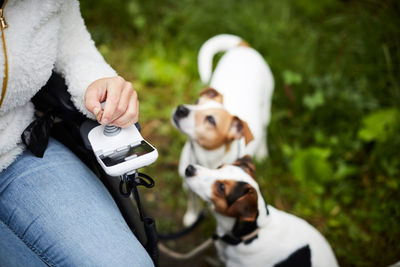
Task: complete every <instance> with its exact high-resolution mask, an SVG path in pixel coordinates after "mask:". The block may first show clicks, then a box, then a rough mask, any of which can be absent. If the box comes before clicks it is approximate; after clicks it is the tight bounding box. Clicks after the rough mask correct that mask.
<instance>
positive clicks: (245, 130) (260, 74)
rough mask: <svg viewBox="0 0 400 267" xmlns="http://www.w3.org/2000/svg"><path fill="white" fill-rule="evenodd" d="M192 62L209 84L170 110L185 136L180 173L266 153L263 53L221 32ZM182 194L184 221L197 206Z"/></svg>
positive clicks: (269, 86) (268, 86) (268, 93)
mask: <svg viewBox="0 0 400 267" xmlns="http://www.w3.org/2000/svg"><path fill="white" fill-rule="evenodd" d="M221 51H226V53H225V54H224V55H223V57H222V58H221V59H220V60H219V63H218V65H217V66H216V68H215V71H214V73H213V74H212V59H213V56H214V55H215V54H216V53H218V52H221ZM198 65H199V73H200V77H201V80H202V81H203V82H204V83H207V82H208V81H209V80H210V79H211V81H210V87H209V88H206V89H204V90H203V91H201V92H200V97H199V99H198V101H197V103H196V104H194V105H179V106H178V107H177V108H176V110H175V111H174V112H173V115H172V122H173V124H174V125H175V127H176V128H177V129H178V130H180V131H181V132H182V133H184V134H185V135H186V136H187V137H188V141H187V142H186V144H185V145H184V147H183V150H182V152H181V157H180V162H179V174H180V176H181V177H184V172H185V168H186V166H187V165H189V164H199V165H201V166H204V167H208V168H216V167H217V166H219V165H220V164H222V163H233V162H234V161H235V160H237V159H238V158H239V157H242V156H243V155H245V154H250V155H252V156H255V158H256V159H257V160H261V159H263V158H264V157H266V156H267V151H268V150H267V132H266V130H267V129H266V128H267V125H268V123H269V120H270V109H271V98H272V92H273V88H274V79H273V77H272V74H271V71H270V69H269V67H268V65H267V63H266V62H265V61H264V59H263V57H262V56H261V55H260V54H259V53H258V52H257V51H256V50H254V49H252V48H251V47H249V46H248V45H247V44H246V43H245V42H244V41H243V40H242V39H241V38H239V37H237V36H234V35H228V34H222V35H217V36H215V37H213V38H211V39H209V40H208V41H207V42H205V43H204V44H203V46H202V47H201V49H200V52H199V57H198ZM211 74H212V77H211ZM184 187H185V185H184ZM188 193H189V195H188V209H187V212H186V213H185V216H184V219H183V221H184V225H186V226H188V225H190V224H192V223H193V222H194V221H195V220H196V218H197V216H198V214H199V212H200V211H201V203H200V202H199V200H198V198H197V197H195V195H194V194H193V193H190V191H189V192H188Z"/></svg>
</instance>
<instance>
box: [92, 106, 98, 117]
mask: <svg viewBox="0 0 400 267" xmlns="http://www.w3.org/2000/svg"><path fill="white" fill-rule="evenodd" d="M99 111H100V109H99V108H98V107H95V108H94V109H93V113H94V115H95V116H97V113H99Z"/></svg>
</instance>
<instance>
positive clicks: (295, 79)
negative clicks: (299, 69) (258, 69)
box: [283, 70, 303, 85]
mask: <svg viewBox="0 0 400 267" xmlns="http://www.w3.org/2000/svg"><path fill="white" fill-rule="evenodd" d="M302 80H303V78H302V77H301V74H299V73H295V72H292V71H290V70H285V71H284V72H283V81H284V82H285V84H287V85H295V84H300V83H301V82H302Z"/></svg>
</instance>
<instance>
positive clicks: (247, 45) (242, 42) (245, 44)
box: [238, 40, 251, 47]
mask: <svg viewBox="0 0 400 267" xmlns="http://www.w3.org/2000/svg"><path fill="white" fill-rule="evenodd" d="M238 46H244V47H251V46H250V45H249V44H248V43H247V42H246V41H243V40H241V41H240V43H239V44H238Z"/></svg>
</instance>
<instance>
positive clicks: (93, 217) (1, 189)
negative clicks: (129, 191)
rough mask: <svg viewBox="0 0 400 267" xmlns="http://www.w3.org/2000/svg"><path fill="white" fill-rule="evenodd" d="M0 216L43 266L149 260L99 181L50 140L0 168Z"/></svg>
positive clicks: (129, 263) (148, 262)
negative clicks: (40, 150)
mask: <svg viewBox="0 0 400 267" xmlns="http://www.w3.org/2000/svg"><path fill="white" fill-rule="evenodd" d="M0 221H2V223H3V224H4V225H6V226H7V227H8V228H9V229H10V230H11V231H12V232H13V233H14V234H15V235H16V236H17V237H18V238H19V239H20V240H21V241H22V242H23V243H24V244H25V245H26V246H27V247H28V248H29V249H31V250H32V251H33V252H34V253H35V254H36V255H38V257H39V258H40V259H41V260H42V261H43V262H45V263H46V264H48V265H55V266H60V265H65V266H149V265H152V263H151V259H150V258H149V256H148V255H147V253H146V251H145V250H144V248H143V247H142V245H141V244H140V243H139V242H138V241H137V239H136V238H135V236H134V235H133V234H132V232H131V231H130V229H129V227H128V226H127V224H126V223H125V221H124V219H123V217H122V216H121V214H120V212H119V210H118V208H117V206H116V204H115V202H114V201H113V199H112V197H111V196H110V194H109V193H108V191H107V190H106V189H105V187H104V186H103V184H102V183H101V182H100V181H99V180H98V178H97V177H96V176H95V175H94V174H93V173H92V172H91V171H90V170H89V169H88V168H87V167H86V166H85V165H84V164H83V163H81V161H80V160H79V159H78V158H76V157H75V155H73V154H72V153H71V152H70V151H69V150H68V149H66V148H65V147H64V146H63V145H61V144H60V143H58V142H57V141H55V140H50V142H49V146H48V148H47V150H46V153H45V155H44V157H43V158H37V157H34V156H33V155H32V154H31V153H29V152H25V153H24V154H23V155H21V156H20V157H19V158H18V159H17V160H16V161H15V162H14V163H13V164H12V165H10V166H9V167H8V168H7V169H6V170H4V171H3V172H1V173H0ZM0 245H2V244H1V243H0ZM1 251H3V250H2V249H1V247H0V258H2V257H6V256H7V255H2V252H1ZM0 263H1V260H0ZM0 265H1V264H0Z"/></svg>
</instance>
